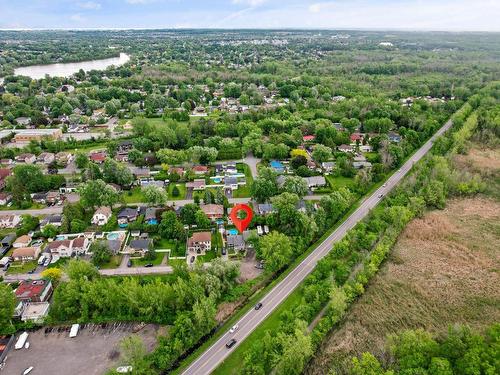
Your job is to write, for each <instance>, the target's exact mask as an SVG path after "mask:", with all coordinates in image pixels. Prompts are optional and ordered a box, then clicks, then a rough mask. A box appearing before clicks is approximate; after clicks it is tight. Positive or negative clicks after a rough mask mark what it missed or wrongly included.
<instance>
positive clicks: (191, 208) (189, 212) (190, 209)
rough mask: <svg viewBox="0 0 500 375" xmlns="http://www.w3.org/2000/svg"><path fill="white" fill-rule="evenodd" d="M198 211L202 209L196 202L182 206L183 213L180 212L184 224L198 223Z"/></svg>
mask: <svg viewBox="0 0 500 375" xmlns="http://www.w3.org/2000/svg"><path fill="white" fill-rule="evenodd" d="M198 211H200V207H198V206H197V205H196V204H194V203H188V204H185V205H184V206H182V208H181V213H180V216H181V221H182V222H183V223H184V224H188V225H193V224H195V223H196V217H195V214H196V212H198Z"/></svg>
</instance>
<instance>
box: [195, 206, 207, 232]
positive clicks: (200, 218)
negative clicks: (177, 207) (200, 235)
mask: <svg viewBox="0 0 500 375" xmlns="http://www.w3.org/2000/svg"><path fill="white" fill-rule="evenodd" d="M194 217H195V221H196V225H197V226H198V228H209V227H210V219H209V218H208V217H207V215H205V213H204V212H203V211H202V210H198V211H196V213H195V214H194Z"/></svg>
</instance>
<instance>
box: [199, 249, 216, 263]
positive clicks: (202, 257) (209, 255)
mask: <svg viewBox="0 0 500 375" xmlns="http://www.w3.org/2000/svg"><path fill="white" fill-rule="evenodd" d="M217 257H218V252H217V253H216V252H215V250H213V249H212V250H210V251H207V253H206V254H205V255H198V256H197V257H196V263H208V262H210V261H211V260H212V259H215V258H217Z"/></svg>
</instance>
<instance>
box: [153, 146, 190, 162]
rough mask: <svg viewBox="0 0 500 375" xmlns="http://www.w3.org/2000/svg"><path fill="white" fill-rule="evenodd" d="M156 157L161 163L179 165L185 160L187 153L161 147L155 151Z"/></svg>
mask: <svg viewBox="0 0 500 375" xmlns="http://www.w3.org/2000/svg"><path fill="white" fill-rule="evenodd" d="M156 157H157V158H158V160H160V161H161V162H162V163H165V164H169V165H179V164H182V163H184V162H185V161H187V154H186V151H184V150H170V149H168V148H162V149H161V150H158V151H157V152H156Z"/></svg>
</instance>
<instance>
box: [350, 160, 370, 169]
mask: <svg viewBox="0 0 500 375" xmlns="http://www.w3.org/2000/svg"><path fill="white" fill-rule="evenodd" d="M352 166H353V167H354V168H356V169H361V168H371V167H372V163H370V162H369V161H353V162H352Z"/></svg>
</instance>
